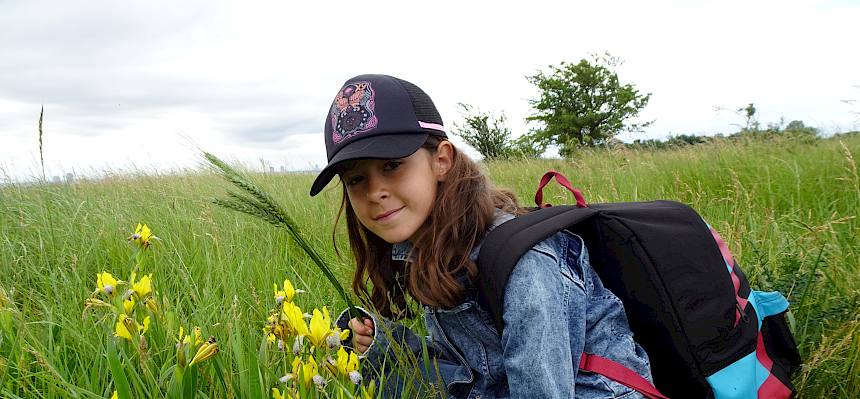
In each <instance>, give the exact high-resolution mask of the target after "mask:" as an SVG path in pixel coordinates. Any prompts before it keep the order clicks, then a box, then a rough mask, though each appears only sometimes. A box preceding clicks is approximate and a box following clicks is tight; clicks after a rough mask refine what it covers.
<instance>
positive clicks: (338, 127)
mask: <svg viewBox="0 0 860 399" xmlns="http://www.w3.org/2000/svg"><path fill="white" fill-rule="evenodd" d="M375 97H376V92H375V91H374V90H373V88H372V87H371V84H370V82H365V81H361V82H354V83H350V84H347V85H346V86H344V87H343V89H341V91H340V93H338V94H337V96H336V97H335V98H334V101H333V102H332V106H331V125H332V135H331V139H332V141H333V142H334V143H339V142H341V141H343V140H345V139H348V138H350V137H353V136H355V135H357V134H361V133H365V132H367V131H369V130H371V129H373V128H375V127H376V126H377V125H378V124H379V121H378V119H377V118H376V101H375Z"/></svg>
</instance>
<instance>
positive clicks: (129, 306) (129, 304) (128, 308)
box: [122, 297, 134, 315]
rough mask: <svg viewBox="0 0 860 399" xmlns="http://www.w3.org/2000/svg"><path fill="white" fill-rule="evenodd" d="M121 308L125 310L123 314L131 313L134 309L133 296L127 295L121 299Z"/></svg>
mask: <svg viewBox="0 0 860 399" xmlns="http://www.w3.org/2000/svg"><path fill="white" fill-rule="evenodd" d="M122 308H123V309H124V310H125V314H127V315H131V312H132V311H134V298H132V297H129V298H128V299H126V300H124V301H122Z"/></svg>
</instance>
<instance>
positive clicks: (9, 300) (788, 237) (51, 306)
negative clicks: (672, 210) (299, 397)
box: [0, 134, 860, 398]
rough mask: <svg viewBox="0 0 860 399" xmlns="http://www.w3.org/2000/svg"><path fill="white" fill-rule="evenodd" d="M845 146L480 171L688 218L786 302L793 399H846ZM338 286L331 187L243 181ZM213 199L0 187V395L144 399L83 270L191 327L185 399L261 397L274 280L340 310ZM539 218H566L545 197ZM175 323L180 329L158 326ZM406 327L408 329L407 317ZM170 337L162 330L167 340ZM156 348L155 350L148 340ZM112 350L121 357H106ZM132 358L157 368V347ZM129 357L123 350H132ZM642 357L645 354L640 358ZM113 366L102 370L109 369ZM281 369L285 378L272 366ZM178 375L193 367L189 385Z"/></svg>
mask: <svg viewBox="0 0 860 399" xmlns="http://www.w3.org/2000/svg"><path fill="white" fill-rule="evenodd" d="M858 163H860V135H857V134H854V135H842V136H838V137H834V138H828V139H817V140H812V139H803V138H792V137H788V136H786V137H776V138H770V139H767V140H764V139H755V138H749V139H740V140H718V141H713V142H710V143H707V144H701V145H696V146H687V147H680V148H676V149H668V150H659V151H658V150H648V149H628V148H613V149H597V150H586V151H583V152H580V153H578V154H577V155H576V157H574V158H573V159H569V160H522V161H497V162H488V163H485V164H484V167H485V168H486V170H487V172H488V173H489V174H490V175H491V177H492V179H493V181H494V182H495V183H496V184H497V185H499V186H503V187H507V188H511V189H513V190H514V191H515V192H516V193H517V194H518V196H519V198H520V199H521V201H522V203H523V204H526V205H531V204H532V197H533V195H534V189H535V186H536V182H537V179H538V178H539V177H540V176H541V175H542V174H543V172H544V171H546V170H547V169H556V170H558V171H560V172H562V173H564V174H565V175H567V176H568V177H569V178H570V179H571V181H572V182H573V183H574V185H576V186H578V187H580V188H581V189H582V191H583V194H584V195H585V197H586V199H587V200H588V201H589V202H593V203H599V202H620V201H649V200H656V199H669V200H676V201H680V202H683V203H686V204H689V205H691V206H692V207H693V208H695V209H697V210H698V211H699V212H700V213H701V214H702V216H704V217H705V218H706V219H707V220H708V221H709V222H710V223H711V224H712V225H713V226H714V227H715V228H716V229H717V230H718V231H719V232H720V233H721V234H722V236H723V238H725V239H726V241H727V243H728V245H729V247H730V249H731V250H732V252H733V253H734V255H735V256H736V258H737V259H738V261H739V264H740V265H741V267H742V268H743V270H744V271H745V273H746V274H747V276H748V278H749V279H750V282H751V285H752V286H753V287H754V288H756V289H761V290H779V291H781V292H782V293H784V294H785V295H786V297H787V298H788V300H789V301H790V302H791V308H790V309H791V315H792V317H791V320H792V329H793V332H794V336H795V338H796V340H797V342H798V345H799V347H800V352H801V355H802V357H803V361H804V365H803V367H802V369H801V370H799V371H798V372H797V373H796V374H795V375H794V384H795V386H796V388H797V390H798V392H799V395H798V396H799V397H802V398H824V397H827V398H829V397H841V398H856V397H860V316H858V307H860V221H858V219H857V218H858V216H860V177H858V174H860V171H858ZM251 177H252V179H253V180H254V181H255V182H257V183H258V184H260V185H261V186H262V187H264V188H265V189H266V190H267V191H268V192H269V193H271V194H272V196H273V197H274V198H275V199H277V200H278V201H279V202H280V203H281V204H282V205H284V207H285V208H286V209H287V210H288V212H289V214H290V215H291V216H292V217H293V218H294V220H295V221H296V222H297V224H298V225H299V226H300V227H301V230H302V232H303V234H304V235H305V237H306V238H307V239H308V241H309V242H310V243H311V244H312V245H313V246H315V247H316V248H317V250H318V251H319V252H320V253H321V254H322V256H323V258H324V259H325V260H326V261H327V262H328V264H329V265H330V266H331V267H332V268H333V269H334V271H335V273H336V275H337V276H338V278H339V279H340V281H341V283H342V284H343V285H344V286H349V284H350V282H351V280H350V278H351V266H350V259H349V255H348V254H349V250H348V246H347V245H348V244H347V240H346V236H345V233H344V230H343V225H342V224H341V226H339V228H338V229H337V230H336V232H335V234H334V238H335V239H336V242H337V243H338V248H339V250H340V253H341V254H342V255H343V257H339V256H338V255H337V254H336V252H335V249H334V246H333V243H332V237H333V234H332V231H333V230H332V227H333V223H334V219H335V216H336V214H337V211H338V208H339V206H340V187H337V186H335V185H334V184H332V185H331V186H329V187H328V189H327V190H326V191H325V192H324V193H323V194H321V195H320V196H318V197H315V198H310V197H308V194H307V193H308V190H309V187H310V184H311V182H312V180H313V177H314V176H313V175H310V174H253V175H252V176H251ZM228 189H229V184H228V183H226V182H225V181H223V180H222V179H221V178H220V177H218V176H216V175H215V174H213V173H210V172H207V171H203V170H201V171H188V172H184V173H181V174H170V175H146V174H140V175H115V176H111V177H107V178H103V179H100V180H92V181H88V180H83V181H79V182H74V183H71V184H45V185H7V186H3V187H2V188H0V397H3V398H66V397H74V398H105V397H110V396H111V394H112V393H113V392H114V390H116V389H117V386H118V384H122V382H118V381H117V380H116V378H115V377H116V375H117V372H118V371H117V366H118V367H119V368H121V369H124V370H125V373H124V375H126V378H127V380H128V381H125V384H127V385H129V386H130V387H131V388H129V389H130V390H131V391H132V392H137V393H138V395H143V396H152V397H162V396H165V395H167V394H168V389H167V388H165V387H164V384H166V383H165V382H164V381H165V378H166V377H165V376H166V375H169V372H170V370H165V369H163V368H161V369H157V370H156V372H155V373H154V374H153V375H152V376H149V377H147V376H137V375H136V374H135V372H134V371H133V369H135V367H134V366H135V364H134V363H135V362H134V358H133V357H123V356H119V357H118V358H117V357H116V355H114V356H111V355H110V353H111V351H116V350H117V345H119V346H120V348H119V349H120V351H121V353H128V352H129V350H128V348H125V349H123V348H122V347H121V346H122V345H125V344H124V343H123V342H117V341H118V340H119V339H118V338H115V337H114V319H111V318H106V317H105V316H104V314H105V313H104V312H100V311H99V309H87V310H86V311H85V302H86V301H87V299H88V298H91V295H92V294H93V292H94V291H95V290H96V288H97V281H96V275H97V273H100V272H103V271H107V272H110V273H112V274H113V275H114V276H116V278H118V279H128V277H129V275H130V274H131V272H132V271H133V270H136V271H138V272H139V273H146V274H149V273H152V279H153V286H154V288H155V292H156V296H157V298H158V300H159V310H158V311H159V312H162V314H163V315H169V318H170V319H171V320H174V322H173V323H166V324H163V325H160V326H159V327H158V328H161V329H164V330H167V329H168V327H175V325H177V324H181V325H183V326H185V328H186V329H188V328H189V327H190V326H200V327H201V328H202V329H203V330H204V331H205V335H207V336H209V335H211V336H214V337H215V338H216V339H217V342H218V345H219V347H220V351H219V352H218V353H217V355H215V357H213V358H212V359H210V360H209V361H208V362H206V363H203V364H202V366H201V367H200V368H199V370H198V371H199V378H198V379H197V381H196V383H195V387H194V392H192V396H196V397H206V398H220V397H233V398H254V397H272V395H271V388H272V387H276V386H278V385H279V384H280V382H279V381H278V378H279V377H281V376H282V375H284V372H285V371H284V370H285V368H286V367H287V366H285V365H277V364H276V366H275V367H272V365H271V362H268V361H266V359H267V358H266V356H267V355H266V352H267V351H266V342H265V341H266V337H265V336H264V334H263V331H262V330H263V327H264V326H265V325H266V319H267V316H268V309H270V308H272V307H273V306H274V300H273V289H272V286H273V284H277V285H278V286H280V285H281V283H282V282H283V280H284V279H285V278H289V279H290V280H291V281H292V283H293V284H294V285H295V287H296V288H298V289H301V290H304V291H306V293H302V294H297V296H296V299H295V301H296V302H297V303H298V304H299V305H301V307H302V309H306V310H307V309H313V308H314V307H318V308H320V309H321V308H322V307H323V306H327V307H328V309H329V311H330V312H331V313H332V317H335V316H336V315H337V314H338V313H339V312H340V311H341V310H343V309H344V308H345V306H346V305H345V303H344V302H343V301H342V300H341V299H339V297H338V295H337V294H336V292H335V291H334V289H332V288H331V286H330V285H329V283H328V282H327V280H326V279H325V278H324V277H323V275H322V273H321V272H320V271H319V270H318V269H317V268H316V266H314V264H313V263H312V262H311V260H310V259H309V258H308V257H307V256H306V255H305V253H304V252H302V251H301V250H300V249H299V247H298V246H297V245H296V244H295V242H293V241H292V240H291V239H290V238H289V236H288V234H287V233H286V232H284V231H282V230H280V229H277V228H274V227H272V226H270V225H267V224H264V223H263V222H260V221H258V220H257V219H254V218H251V217H248V216H245V215H242V214H239V213H237V212H234V211H230V210H226V209H224V208H220V207H218V206H216V205H213V204H212V202H211V201H212V199H213V198H215V197H223V196H224V194H225V193H226V192H227V190H228ZM547 201H548V202H551V203H572V202H573V199H572V198H571V197H570V196H569V195H568V194H566V193H565V192H564V191H563V190H562V189H560V188H558V187H553V188H551V189H550V191H549V197H548V199H547ZM138 223H146V224H147V225H148V226H149V227H150V228H151V229H152V232H153V233H154V234H155V235H156V236H158V237H159V238H160V240H159V241H156V242H155V243H154V244H153V245H152V246H151V247H150V248H149V249H148V250H147V251H146V253H145V259H144V261H143V262H142V264H141V265H140V266H139V267H138V266H137V264H136V262H135V261H134V259H133V258H132V254H133V253H134V249H133V248H132V244H130V243H129V242H128V241H127V239H126V238H127V237H129V236H130V235H131V234H132V233H133V232H134V229H135V226H136V225H137V224H138ZM177 320H179V321H181V322H176V321H177ZM406 323H407V324H408V325H410V326H413V327H415V328H417V329H419V330H420V329H421V328H422V327H421V321H420V318H419V319H416V320H409V321H406ZM171 334H172V333H171ZM166 336H168V337H171V336H172V335H169V334H168V335H166ZM123 350H124V351H125V352H122V351H123ZM148 350H149V351H150V352H151V354H150V355H149V356H151V357H152V358H153V359H159V360H160V361H162V362H163V363H165V364H171V363H172V362H174V356H175V355H174V341H173V339H172V338H169V339H166V340H164V342H156V341H153V342H150V346H149V348H148ZM134 352H135V351H134V350H131V351H130V353H134ZM652 356H659V355H655V354H652ZM117 359H118V360H119V363H117V364H114V363H113V361H114V360H117ZM286 369H287V370H288V368H286ZM192 371H193V370H192Z"/></svg>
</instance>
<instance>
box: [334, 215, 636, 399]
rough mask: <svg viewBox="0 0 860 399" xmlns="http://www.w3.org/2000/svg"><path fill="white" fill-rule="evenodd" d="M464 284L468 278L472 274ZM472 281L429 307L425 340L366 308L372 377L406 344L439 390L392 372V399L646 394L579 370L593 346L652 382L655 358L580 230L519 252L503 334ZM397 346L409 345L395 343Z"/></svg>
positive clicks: (404, 247)
mask: <svg viewBox="0 0 860 399" xmlns="http://www.w3.org/2000/svg"><path fill="white" fill-rule="evenodd" d="M496 215H497V217H496V220H495V222H494V224H493V226H491V229H492V228H494V227H495V226H497V225H499V224H501V223H503V222H505V221H508V220H510V219H511V218H513V216H511V215H509V214H506V213H502V212H500V211H497V214H496ZM410 250H411V245H409V243H408V242H406V243H400V244H396V245H395V246H394V248H393V250H392V258H393V259H398V260H406V259H408V255H409V252H410ZM479 250H480V244H479V245H478V246H476V247H475V248H473V250H472V251H471V256H472V260H473V261H475V260H476V259H477V255H478V252H479ZM461 281H464V282H465V283H467V284H468V279H464V280H461ZM467 287H469V289H468V290H467V292H468V294H467V295H466V300H465V301H464V302H462V303H461V304H459V305H457V306H455V307H453V308H451V309H438V308H431V307H428V306H424V322H425V324H426V328H427V332H428V335H427V336H426V337H418V336H417V335H416V334H415V333H414V332H412V331H411V330H410V329H408V328H406V327H404V326H403V325H402V324H399V323H394V322H391V321H389V320H386V319H384V318H382V317H380V316H378V315H375V314H368V315H369V316H370V317H371V318H372V319H373V321H374V325H375V329H374V342H373V344H371V346H370V348H369V349H368V350H367V352H366V353H365V355H366V357H365V366H364V367H363V371H364V372H365V374H368V371H370V374H374V373H378V372H379V371H380V370H382V369H383V368H385V367H388V366H386V365H390V364H393V363H397V362H398V360H397V359H398V356H401V358H402V356H403V353H404V350H405V352H406V353H411V354H413V355H414V356H407V357H411V358H412V359H417V362H418V363H420V364H422V366H421V367H419V368H420V369H422V370H421V378H423V379H425V381H427V383H426V384H423V385H422V386H424V387H427V386H429V387H431V388H433V391H432V392H426V391H425V392H423V393H415V392H416V391H414V390H412V391H409V390H407V391H404V387H405V385H404V384H405V383H404V381H409V378H408V377H407V378H404V377H401V376H395V375H393V374H386V376H387V379H386V381H385V383H384V384H383V387H382V389H384V394H385V397H398V396H401V395H402V394H404V393H405V392H411V393H409V394H406V395H408V396H409V397H416V396H417V397H430V396H435V397H440V396H441V397H448V398H470V399H472V398H474V399H478V398H483V399H491V398H574V397H577V398H628V399H632V398H641V397H642V396H641V395H640V394H639V393H638V392H635V391H633V390H631V389H630V388H628V387H626V386H624V385H621V384H619V383H616V382H614V381H612V380H610V379H608V378H606V377H604V376H601V375H597V374H593V373H589V372H582V371H579V370H578V367H577V366H578V365H579V358H580V354H581V353H582V352H587V353H592V354H596V355H600V356H603V357H606V358H609V359H612V360H615V361H616V362H619V363H621V364H623V365H625V366H627V367H628V368H630V369H632V370H634V371H636V372H637V373H638V374H639V375H642V376H644V377H645V378H647V379H648V380H649V381H650V380H651V372H650V365H649V361H648V357H647V355H646V354H645V351H644V350H643V349H642V348H641V347H640V346H639V344H637V343H636V342H635V341H634V340H633V338H632V333H631V332H630V328H629V326H628V323H627V317H626V316H625V314H624V308H623V305H622V303H621V301H620V300H619V299H618V298H617V297H616V296H615V295H614V294H612V293H611V292H610V291H609V290H607V289H606V288H604V286H603V284H602V283H601V282H600V279H599V278H598V276H597V274H595V272H594V270H593V269H592V268H591V266H590V265H589V262H588V253H587V251H586V247H585V246H584V245H583V242H582V239H581V238H580V237H579V236H577V235H574V234H572V233H570V232H568V231H562V232H559V233H557V234H555V235H553V236H551V237H549V238H548V239H546V240H544V241H542V242H540V243H538V244H536V245H535V246H533V247H532V248H531V249H530V250H529V251H528V252H527V253H525V254H524V255H523V256H522V257H521V258H520V260H519V262H518V263H517V265H516V267H515V268H514V270H513V272H512V273H511V276H510V279H509V281H508V284H507V286H506V290H505V297H504V308H503V319H504V330H503V331H502V334H501V336H499V334H498V333H497V331H496V329H495V327H494V325H493V322H492V319H491V316H490V314H489V313H488V312H487V311H486V310H485V309H483V308H482V307H481V306H480V305H479V304H478V302H477V301H476V291H475V290H474V289H473V287H471V286H469V285H467ZM362 311H363V310H362ZM347 323H348V315H347V314H346V312H344V313H341V315H340V317H339V318H338V320H337V324H338V325H339V326H340V327H341V328H346V326H347ZM348 340H349V339H348ZM345 343H346V342H345ZM398 346H399V347H401V348H402V349H400V350H393V349H392V347H398ZM398 353H399V354H398ZM424 359H429V360H430V363H432V364H431V365H429V366H428V365H427V364H424V362H425V360H424ZM368 364H369V367H368ZM387 370H391V368H390V367H389V368H387ZM368 377H370V378H374V377H373V376H367V375H366V376H365V378H368ZM377 378H378V376H377ZM412 380H413V382H412V383H413V384H414V380H415V378H414V377H412ZM377 381H379V380H378V379H377ZM440 383H441V384H440Z"/></svg>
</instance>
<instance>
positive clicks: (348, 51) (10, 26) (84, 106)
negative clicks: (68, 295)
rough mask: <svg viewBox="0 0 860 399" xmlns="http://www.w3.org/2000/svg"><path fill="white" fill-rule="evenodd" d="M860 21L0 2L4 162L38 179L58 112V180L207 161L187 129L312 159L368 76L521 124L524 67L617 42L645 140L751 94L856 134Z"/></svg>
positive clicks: (562, 6) (697, 125)
mask: <svg viewBox="0 0 860 399" xmlns="http://www.w3.org/2000/svg"><path fill="white" fill-rule="evenodd" d="M857 20H860V7H858V6H857V5H854V4H851V3H850V2H834V1H831V2H776V1H765V2H755V3H749V2H741V1H721V2H716V1H696V2H688V1H683V2H672V1H657V2H635V1H613V2H600V3H598V2H588V3H583V4H576V3H575V2H540V1H538V2H531V3H529V4H528V5H525V3H521V2H518V3H504V2H462V1H459V2H454V1H440V2H434V3H422V4H420V5H418V4H408V3H405V2H394V1H385V2H376V3H373V4H371V3H368V2H365V3H355V2H276V1H260V2H241V3H239V2H226V1H217V2H208V1H206V2H204V1H196V2H181V3H175V2H165V1H148V2H143V1H139V2H113V1H102V2H93V1H69V2H47V1H31V2H0V53H2V54H3V56H2V57H0V167H3V168H4V169H5V170H6V172H7V173H9V174H12V175H13V176H20V177H23V176H27V175H34V174H35V173H33V171H34V170H36V168H34V166H35V165H37V164H38V142H37V137H36V121H37V120H38V112H39V107H40V106H41V105H42V104H44V105H45V107H46V123H45V140H46V145H45V157H46V163H47V166H48V169H49V171H48V174H49V175H52V174H62V173H63V172H65V171H70V170H72V169H74V170H93V169H95V170H101V169H111V168H122V167H126V166H127V165H128V164H129V161H128V160H131V159H138V158H139V157H140V154H146V157H147V158H149V159H152V160H153V162H152V164H153V165H158V166H159V167H165V166H184V165H193V164H194V162H196V160H195V156H196V153H195V152H194V151H193V150H191V149H190V148H189V147H188V145H187V142H185V141H187V139H184V138H183V134H184V135H185V136H188V137H191V138H192V139H193V140H194V141H196V142H197V143H199V144H200V145H202V146H204V147H205V148H207V149H211V150H212V151H223V152H224V153H226V154H232V155H235V156H236V157H237V158H238V159H241V160H244V161H246V162H249V163H255V162H256V163H257V164H258V163H259V162H257V160H258V159H259V158H261V157H262V158H265V159H266V160H268V162H270V163H271V164H272V165H275V166H276V167H277V166H280V165H286V166H288V167H290V168H294V169H306V168H308V167H309V166H310V165H321V164H324V163H325V149H324V148H323V144H322V138H321V134H320V132H321V130H322V126H323V115H324V113H325V111H326V109H327V108H328V102H329V101H330V99H331V97H332V96H333V94H334V92H335V91H336V90H337V89H338V87H339V86H340V84H341V83H342V82H343V81H344V80H345V79H347V78H349V77H351V76H354V75H357V74H361V73H368V72H372V73H387V74H392V75H395V76H398V77H401V78H404V79H407V80H410V81H412V82H414V83H416V84H418V85H419V86H421V87H422V88H423V89H424V90H425V91H427V92H428V93H429V94H430V95H431V96H432V97H433V99H434V101H435V103H436V104H437V106H438V107H439V108H440V112H441V113H442V116H443V118H444V119H445V120H446V124H447V125H448V126H449V127H450V126H452V125H453V122H454V121H456V120H457V119H458V118H459V115H458V113H457V111H456V104H457V103H458V102H466V103H470V104H473V105H476V106H479V107H481V108H482V109H484V110H488V111H496V112H498V111H505V112H506V114H507V115H508V119H509V121H510V123H511V127H512V128H513V130H514V132H515V134H520V133H522V132H524V131H525V130H526V129H527V126H526V125H525V123H524V122H523V120H524V118H525V117H526V116H527V115H528V114H529V112H530V110H529V105H528V99H529V98H531V97H533V96H534V95H535V92H534V89H533V87H532V86H531V85H530V84H529V83H528V82H527V81H526V79H525V76H526V75H528V74H533V73H534V72H535V71H537V70H538V69H540V68H544V67H545V66H547V65H549V64H558V63H559V62H561V61H565V60H566V61H577V60H579V59H580V58H583V57H587V56H588V55H589V54H590V53H595V52H597V53H599V52H603V51H606V50H608V51H610V52H612V53H613V54H614V55H616V56H619V57H621V58H622V59H624V61H625V64H624V65H623V66H622V67H621V68H620V69H619V73H620V76H621V78H622V80H626V81H630V82H633V83H634V84H636V85H637V87H638V88H639V89H641V90H642V91H644V92H651V93H653V96H652V99H651V102H650V104H649V105H648V107H647V108H646V110H645V112H644V113H643V115H642V118H643V119H646V120H651V119H653V120H655V121H656V122H655V124H654V125H653V126H652V127H651V128H650V129H649V130H648V131H647V133H646V135H647V136H648V137H652V138H654V137H663V136H665V135H666V134H668V133H670V132H671V133H675V134H679V133H715V132H719V131H728V130H731V129H732V128H733V127H732V124H733V123H740V122H741V120H740V118H738V117H737V116H736V115H734V114H732V113H731V112H721V113H717V112H715V111H714V107H715V106H723V107H726V108H729V109H732V108H738V107H741V106H744V105H746V104H747V103H749V102H754V103H755V104H756V107H757V108H758V110H759V113H760V120H761V121H762V122H763V123H767V122H775V121H777V120H779V118H780V117H785V118H787V119H788V120H791V119H803V120H804V121H806V122H807V123H808V124H811V125H818V126H820V127H823V128H825V129H836V128H839V129H851V128H857V127H858V125H857V120H856V119H857V117H856V116H855V115H853V114H852V113H851V111H852V108H851V107H850V106H849V105H847V104H845V103H843V102H841V101H840V100H843V99H850V98H854V99H860V89H858V88H854V87H853V86H852V85H858V84H860V76H858V73H857V71H860V55H858V53H857V52H856V51H854V50H853V43H854V42H856V39H857V38H858V37H857V33H856V29H855V28H854V27H855V26H856V23H855V21H857ZM854 110H856V108H855V109H854ZM315 140H316V141H315ZM34 161H35V163H34Z"/></svg>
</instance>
